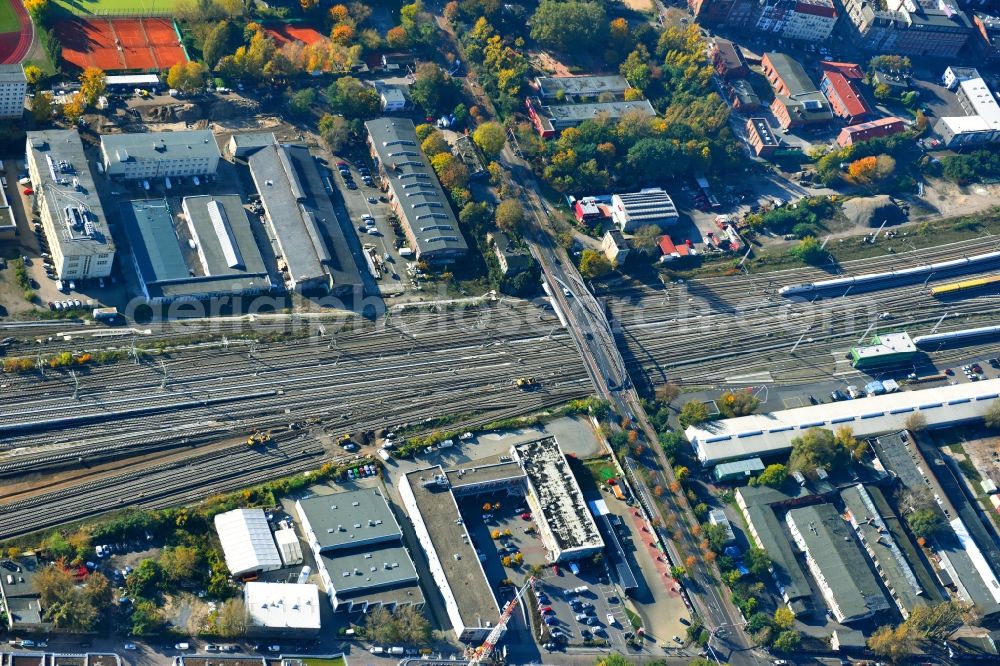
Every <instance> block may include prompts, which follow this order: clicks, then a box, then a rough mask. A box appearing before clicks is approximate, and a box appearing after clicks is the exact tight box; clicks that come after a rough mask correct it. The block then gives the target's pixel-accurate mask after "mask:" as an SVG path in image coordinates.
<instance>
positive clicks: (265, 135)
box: [226, 132, 278, 159]
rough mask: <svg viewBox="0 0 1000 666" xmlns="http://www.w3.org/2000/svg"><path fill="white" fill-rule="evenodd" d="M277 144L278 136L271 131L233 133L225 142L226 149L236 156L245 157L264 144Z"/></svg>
mask: <svg viewBox="0 0 1000 666" xmlns="http://www.w3.org/2000/svg"><path fill="white" fill-rule="evenodd" d="M276 145H278V137H276V136H274V133H272V132H248V133H246V134H234V135H232V136H231V137H229V142H228V143H226V150H227V151H228V152H229V154H230V155H232V156H233V157H236V158H241V159H246V158H247V157H249V156H250V155H252V154H253V153H255V152H257V151H258V150H260V149H261V148H263V147H265V146H276Z"/></svg>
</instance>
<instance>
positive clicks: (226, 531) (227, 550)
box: [215, 509, 281, 578]
mask: <svg viewBox="0 0 1000 666" xmlns="http://www.w3.org/2000/svg"><path fill="white" fill-rule="evenodd" d="M215 530H216V532H218V533H219V541H220V542H221V543H222V553H223V556H224V557H225V560H226V566H227V567H228V568H229V573H231V574H232V575H233V578H241V577H243V576H248V575H254V574H260V573H263V572H265V571H275V570H276V569H280V568H281V557H280V556H279V555H278V549H277V547H275V545H274V537H272V536H271V526H270V525H269V524H268V522H267V516H266V515H264V510H263V509H234V510H232V511H226V512H225V513H220V514H218V515H217V516H216V517H215Z"/></svg>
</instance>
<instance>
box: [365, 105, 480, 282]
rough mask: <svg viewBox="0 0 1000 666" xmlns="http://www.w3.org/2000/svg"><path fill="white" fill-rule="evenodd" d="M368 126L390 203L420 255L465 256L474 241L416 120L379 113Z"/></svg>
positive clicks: (443, 259)
mask: <svg viewBox="0 0 1000 666" xmlns="http://www.w3.org/2000/svg"><path fill="white" fill-rule="evenodd" d="M365 129H367V130H368V148H369V150H370V151H371V156H372V159H374V160H375V164H376V168H377V170H378V175H379V176H380V179H381V187H382V189H383V191H386V192H388V193H389V204H390V205H391V206H392V210H393V211H394V212H395V213H396V215H397V216H398V217H399V221H400V223H401V224H402V226H403V231H404V232H405V234H406V239H407V242H408V243H409V247H410V248H411V249H412V250H413V251H414V253H415V254H416V258H417V259H418V260H421V261H428V262H431V263H449V262H452V261H454V260H455V259H457V258H459V257H462V256H464V255H465V254H466V253H467V252H468V251H469V246H468V245H467V244H466V242H465V238H463V237H462V230H461V229H460V228H459V226H458V220H457V219H456V218H455V214H454V212H453V211H452V209H451V204H450V203H449V201H448V197H447V196H446V195H445V193H444V190H443V189H442V188H441V183H440V182H439V181H438V178H437V175H436V174H435V173H434V169H433V168H432V167H431V163H430V160H428V159H427V156H426V155H424V153H423V151H422V150H420V141H419V140H418V139H417V132H416V128H415V127H414V125H413V122H412V121H411V120H408V119H405V118H378V119H376V120H369V121H368V122H366V123H365Z"/></svg>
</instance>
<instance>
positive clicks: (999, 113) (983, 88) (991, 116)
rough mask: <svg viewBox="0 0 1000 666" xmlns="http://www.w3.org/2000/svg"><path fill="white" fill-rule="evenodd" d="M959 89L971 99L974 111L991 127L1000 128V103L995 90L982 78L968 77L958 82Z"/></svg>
mask: <svg viewBox="0 0 1000 666" xmlns="http://www.w3.org/2000/svg"><path fill="white" fill-rule="evenodd" d="M958 87H959V89H960V90H961V91H962V93H963V94H964V95H965V98H966V99H967V100H969V104H970V105H971V106H972V109H973V111H974V112H975V114H976V115H977V116H979V117H980V118H982V119H983V120H984V121H985V122H986V124H987V125H989V127H990V129H994V130H1000V105H998V104H997V100H996V97H994V96H993V91H991V90H990V87H989V86H988V85H986V81H984V80H983V79H980V78H976V79H967V80H965V81H962V82H961V83H959V84H958Z"/></svg>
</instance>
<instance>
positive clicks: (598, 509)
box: [588, 499, 639, 595]
mask: <svg viewBox="0 0 1000 666" xmlns="http://www.w3.org/2000/svg"><path fill="white" fill-rule="evenodd" d="M588 505H589V506H590V512H591V513H593V514H594V521H595V522H596V523H597V529H598V531H599V532H600V533H601V537H602V538H603V539H604V544H605V545H606V546H607V548H606V549H605V551H604V552H605V554H606V555H607V558H608V563H609V564H610V565H611V567H612V568H611V571H612V575H613V576H614V580H615V583H616V584H617V585H618V587H619V588H621V590H622V591H623V592H624V593H625V594H628V595H631V594H633V593H635V592H636V590H638V589H639V580H638V578H636V575H635V567H638V564H637V563H635V562H634V560H630V556H629V552H628V550H626V547H625V545H624V544H623V543H622V537H621V534H627V533H628V529H629V528H628V526H627V525H625V523H624V521H623V520H622V518H621V516H619V515H617V514H614V513H611V511H610V510H609V509H608V504H607V502H605V501H604V500H603V499H600V500H595V501H592V502H588Z"/></svg>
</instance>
